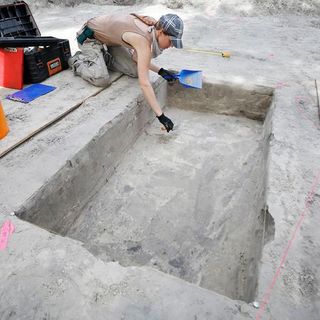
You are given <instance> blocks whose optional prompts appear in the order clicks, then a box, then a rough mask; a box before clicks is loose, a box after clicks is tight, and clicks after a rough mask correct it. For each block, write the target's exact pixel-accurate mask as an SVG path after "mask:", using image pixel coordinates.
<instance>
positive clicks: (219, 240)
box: [17, 82, 274, 302]
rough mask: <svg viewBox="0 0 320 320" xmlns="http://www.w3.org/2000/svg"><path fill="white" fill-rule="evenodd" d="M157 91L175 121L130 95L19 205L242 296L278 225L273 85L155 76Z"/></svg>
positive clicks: (100, 247) (37, 219)
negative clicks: (271, 204) (178, 81)
mask: <svg viewBox="0 0 320 320" xmlns="http://www.w3.org/2000/svg"><path fill="white" fill-rule="evenodd" d="M157 94H158V96H159V97H160V98H159V99H160V100H162V101H163V102H164V104H166V105H167V106H168V108H167V109H166V110H165V112H166V114H167V115H168V116H170V118H172V120H173V121H174V122H175V130H174V131H173V132H171V133H170V134H167V133H166V132H165V131H163V130H161V128H160V127H161V126H160V124H159V123H158V121H157V120H155V121H154V122H148V123H147V121H148V120H149V119H150V111H149V110H148V107H146V106H145V105H144V106H142V105H141V103H136V104H135V105H133V106H131V108H128V112H127V114H126V113H124V114H123V115H122V118H121V119H118V120H117V121H115V122H114V123H113V125H112V126H111V127H110V126H108V128H107V129H105V130H101V132H100V135H99V136H96V137H94V138H93V139H92V141H91V142H90V144H88V145H87V146H86V147H85V148H84V150H80V151H79V153H78V154H77V155H75V157H74V159H71V160H70V161H69V162H67V164H66V166H65V167H63V168H61V170H60V171H59V172H58V173H57V174H56V175H55V176H54V177H53V178H52V179H51V180H50V181H49V182H48V183H47V184H46V185H44V186H43V188H42V189H41V190H40V191H39V192H38V193H37V194H36V195H34V196H33V197H32V199H30V200H29V201H28V202H27V203H26V204H25V205H24V207H23V208H21V210H19V212H17V215H18V216H19V217H20V218H22V219H24V220H27V221H30V222H32V223H34V224H36V225H39V226H41V227H43V228H46V229H48V230H50V231H52V232H55V233H58V234H61V235H63V236H68V237H71V238H74V239H77V240H80V241H81V242H83V244H84V246H85V247H86V248H87V249H88V250H89V251H90V252H91V253H92V254H94V255H95V256H97V257H99V258H101V259H102V260H104V261H106V262H108V261H119V263H120V264H121V265H123V266H149V267H152V268H156V269H158V270H160V271H162V272H165V273H168V274H171V275H173V276H177V277H180V278H181V279H183V280H186V281H189V282H192V283H194V284H197V285H199V286H201V287H204V288H207V289H210V290H214V291H216V292H218V293H220V294H223V295H226V296H228V297H230V298H232V299H238V300H244V301H247V302H250V301H252V300H253V298H254V295H255V291H256V286H257V275H258V261H259V259H260V257H261V251H262V248H263V245H264V244H265V243H266V242H267V241H269V240H270V239H272V237H273V233H274V223H273V219H272V217H271V216H270V215H269V213H268V210H267V208H266V206H265V198H264V197H265V180H266V168H267V159H268V138H269V135H270V119H271V109H272V108H270V106H271V105H272V97H273V91H272V89H270V88H266V87H257V86H254V87H251V88H249V87H247V88H244V87H240V86H234V85H229V84H222V83H205V84H204V87H203V89H202V90H191V89H183V88H181V87H180V86H179V85H174V86H168V87H167V86H166V84H165V83H163V82H160V84H159V85H158V87H157ZM142 119H143V120H142ZM137 124H138V125H137ZM132 132H136V134H132V135H131V133H132ZM128 136H131V138H128Z"/></svg>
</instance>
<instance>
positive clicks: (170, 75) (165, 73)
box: [158, 68, 177, 83]
mask: <svg viewBox="0 0 320 320" xmlns="http://www.w3.org/2000/svg"><path fill="white" fill-rule="evenodd" d="M158 75H159V76H161V77H162V78H163V79H165V80H167V81H168V82H169V83H173V82H174V81H176V80H177V78H176V76H175V73H174V72H172V71H169V70H166V69H163V68H161V69H160V70H159V71H158Z"/></svg>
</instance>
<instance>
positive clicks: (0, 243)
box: [0, 220, 15, 250]
mask: <svg viewBox="0 0 320 320" xmlns="http://www.w3.org/2000/svg"><path fill="white" fill-rule="evenodd" d="M14 230H15V228H14V225H13V223H12V222H11V221H10V220H7V221H5V222H4V224H3V225H2V227H1V231H0V250H4V249H5V248H6V247H7V245H8V239H9V236H11V235H12V233H13V232H14Z"/></svg>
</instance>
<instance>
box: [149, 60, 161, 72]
mask: <svg viewBox="0 0 320 320" xmlns="http://www.w3.org/2000/svg"><path fill="white" fill-rule="evenodd" d="M149 69H150V70H151V71H153V72H155V73H158V72H159V70H160V67H158V66H156V65H155V64H153V63H152V62H150V67H149Z"/></svg>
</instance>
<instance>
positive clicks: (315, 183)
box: [256, 171, 320, 320]
mask: <svg viewBox="0 0 320 320" xmlns="http://www.w3.org/2000/svg"><path fill="white" fill-rule="evenodd" d="M319 180H320V171H319V172H318V174H317V176H316V178H315V179H314V181H313V184H312V187H311V189H310V191H309V193H308V195H307V198H306V201H305V208H304V210H303V211H302V213H301V214H300V216H299V218H298V221H297V223H296V225H295V228H294V231H293V234H292V236H291V238H290V240H289V242H288V244H287V246H286V248H285V250H284V252H283V254H282V258H281V261H280V264H279V266H278V268H277V270H276V273H275V275H274V276H273V279H272V281H271V283H270V285H269V287H268V288H267V290H266V291H265V293H264V295H263V299H262V303H261V305H260V308H259V311H258V312H257V314H256V320H260V319H261V316H262V314H263V313H264V310H265V308H266V305H267V304H268V302H269V299H270V296H271V293H272V291H273V288H274V286H275V284H276V282H277V279H278V277H279V275H280V272H281V268H282V267H283V265H284V263H285V261H286V259H287V255H288V252H289V249H290V248H291V246H292V243H293V240H294V239H295V237H296V235H297V232H298V230H299V229H300V227H301V224H302V221H303V220H304V218H305V216H306V214H307V211H308V210H309V207H310V203H311V202H312V200H313V198H314V195H315V191H316V188H317V186H318V184H319Z"/></svg>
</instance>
